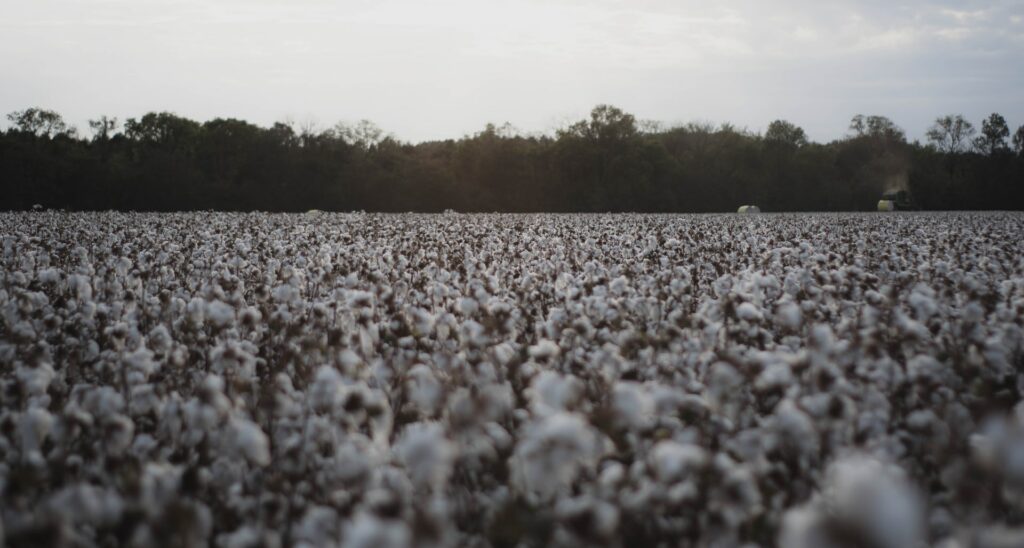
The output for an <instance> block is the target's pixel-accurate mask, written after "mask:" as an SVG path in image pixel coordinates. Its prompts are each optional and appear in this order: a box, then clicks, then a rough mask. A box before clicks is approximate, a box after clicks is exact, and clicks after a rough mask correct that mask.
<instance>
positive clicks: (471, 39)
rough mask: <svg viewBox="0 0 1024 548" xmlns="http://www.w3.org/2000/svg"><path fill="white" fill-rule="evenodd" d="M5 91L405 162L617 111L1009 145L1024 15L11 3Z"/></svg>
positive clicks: (878, 5)
mask: <svg viewBox="0 0 1024 548" xmlns="http://www.w3.org/2000/svg"><path fill="white" fill-rule="evenodd" d="M0 74H2V81H0V110H2V111H3V112H5V113H6V112H9V111H12V110H16V109H22V108H26V107H29V106H41V107H44V108H50V109H54V110H57V111H59V112H61V113H63V114H64V115H65V117H66V118H68V119H69V120H70V121H71V122H73V123H75V124H76V125H78V126H79V127H80V128H81V129H84V128H85V125H86V124H85V121H86V120H87V119H88V118H90V117H94V116H97V115H99V114H107V115H111V116H117V117H119V118H121V119H124V118H126V117H131V116H140V115H141V114H143V113H145V112H147V111H153V110H169V111H173V112H176V113H178V114H181V115H184V116H188V117H191V118H194V119H198V120H206V119H210V118H214V117H237V118H244V119H246V120H250V121H253V122H256V123H259V124H261V125H267V124H270V123H272V122H274V121H278V120H291V121H294V122H296V123H306V122H310V121H315V122H317V123H318V124H319V125H320V126H321V127H327V126H330V125H333V124H334V123H335V122H337V121H355V120H358V119H361V118H368V119H370V120H373V121H374V122H376V123H377V124H378V125H380V126H381V127H382V128H384V129H385V130H386V131H389V132H391V133H393V134H395V135H396V136H397V137H399V138H401V139H405V140H411V141H421V140H428V139H436V138H449V137H460V136H462V135H465V134H470V133H474V132H476V131H478V130H480V129H481V128H483V126H484V124H485V123H487V122H489V121H490V122H495V123H502V122H505V121H508V122H511V123H512V124H513V125H515V126H516V127H518V128H520V129H522V130H524V131H550V130H552V129H554V128H556V127H559V126H561V125H564V124H565V123H566V122H568V121H572V120H576V119H579V118H581V117H583V116H584V115H586V113H587V112H588V111H589V110H590V108H591V107H592V106H594V105H595V104H598V103H611V104H614V105H616V106H619V107H621V108H623V109H625V110H626V111H628V112H631V113H633V114H635V115H636V116H637V117H638V118H641V119H654V120H659V121H663V122H667V123H679V122H686V121H691V120H704V121H711V122H715V123H720V122H731V123H733V124H735V125H737V126H740V127H746V128H748V129H751V130H754V131H761V130H763V129H764V128H765V127H766V126H767V125H768V123H769V122H771V121H772V120H773V119H775V118H784V119H788V120H790V121H792V122H795V123H797V124H799V125H800V126H802V127H804V128H805V129H806V130H807V132H808V133H809V135H810V136H811V137H812V138H813V139H815V140H819V141H827V140H831V139H833V138H837V137H840V136H841V135H843V134H844V133H845V131H846V128H847V125H848V122H849V119H850V117H851V116H852V115H853V114H856V113H864V114H884V115H887V116H889V117H890V118H892V119H893V120H895V121H896V123H898V124H899V125H900V126H902V127H903V128H905V129H906V130H907V132H908V134H909V135H910V136H911V137H912V138H915V137H919V136H921V135H923V133H924V131H925V129H926V128H927V126H928V125H929V124H930V123H931V122H932V121H933V120H934V118H935V117H936V116H938V115H941V114H946V113H957V112H959V113H963V114H965V115H966V116H967V117H968V118H969V119H971V120H972V121H974V122H975V123H976V124H977V123H978V122H979V121H980V119H981V118H982V117H984V116H986V115H988V114H989V113H991V112H993V111H997V112H1000V113H1002V114H1003V115H1004V116H1006V118H1007V119H1008V121H1009V122H1010V124H1011V126H1012V127H1013V128H1016V127H1017V126H1018V125H1021V124H1024V0H1006V1H990V2H972V1H957V2H953V1H942V2H925V1H900V0H885V1H882V0H866V1H856V2H855V1H836V2H823V1H807V2H803V1H788V2H768V1H764V0H762V1H756V0H752V1H749V2H706V1H659V0H631V1H622V2H618V1H611V0H598V1H589V2H584V1H576V0H538V1H519V2H512V1H504V2H501V1H490V0H459V1H451V2H448V1H429V2H428V1H425V0H366V1H363V0H358V1H348V2H341V1H333V2H332V1H327V0H288V1H284V0H195V1H168V0H25V1H8V2H5V3H4V5H3V8H2V10H0Z"/></svg>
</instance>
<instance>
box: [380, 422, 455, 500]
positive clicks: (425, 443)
mask: <svg viewBox="0 0 1024 548" xmlns="http://www.w3.org/2000/svg"><path fill="white" fill-rule="evenodd" d="M395 451H396V453H397V455H398V459H399V460H400V461H401V463H402V465H403V466H404V467H405V469H406V470H408V472H409V476H410V478H411V479H412V481H413V483H414V484H415V485H416V486H417V487H418V488H420V489H427V490H438V489H441V488H443V487H444V485H445V483H447V481H448V476H449V475H451V472H452V462H453V460H454V457H455V448H454V447H453V446H452V444H451V443H450V442H449V441H448V439H447V438H446V437H445V435H444V430H443V429H442V427H441V425H440V424H437V423H415V424H411V425H409V426H407V427H406V428H405V430H404V431H403V432H402V435H401V436H400V437H399V439H398V442H397V443H396V444H395Z"/></svg>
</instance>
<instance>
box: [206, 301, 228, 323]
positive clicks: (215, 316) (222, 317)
mask: <svg viewBox="0 0 1024 548" xmlns="http://www.w3.org/2000/svg"><path fill="white" fill-rule="evenodd" d="M206 314H207V316H208V317H209V318H210V321H211V322H212V323H213V325H215V326H217V327H226V326H228V325H231V324H232V323H233V322H234V321H235V309H234V308H232V307H231V305H228V304H225V303H224V302H222V301H212V302H210V303H207V305H206Z"/></svg>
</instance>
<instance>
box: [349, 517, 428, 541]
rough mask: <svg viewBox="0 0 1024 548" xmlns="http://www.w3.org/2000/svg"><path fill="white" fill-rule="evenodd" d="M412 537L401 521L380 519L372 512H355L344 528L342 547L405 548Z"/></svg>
mask: <svg viewBox="0 0 1024 548" xmlns="http://www.w3.org/2000/svg"><path fill="white" fill-rule="evenodd" d="M411 540H412V537H411V535H410V532H409V528H408V526H407V525H406V524H405V523H404V522H401V521H396V520H389V519H380V518H377V517H375V516H373V515H372V514H367V513H360V514H357V515H356V517H355V519H353V520H352V522H351V524H350V525H349V526H348V527H347V528H346V529H345V533H344V541H343V542H342V544H341V546H342V548H405V547H407V546H410V542H411Z"/></svg>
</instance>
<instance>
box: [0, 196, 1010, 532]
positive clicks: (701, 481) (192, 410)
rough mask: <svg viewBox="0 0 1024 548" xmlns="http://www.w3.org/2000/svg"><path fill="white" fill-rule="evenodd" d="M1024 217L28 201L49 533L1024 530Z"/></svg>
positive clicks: (42, 521) (12, 478)
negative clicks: (299, 211)
mask: <svg viewBox="0 0 1024 548" xmlns="http://www.w3.org/2000/svg"><path fill="white" fill-rule="evenodd" d="M1022 234H1024V214H1020V213H979V214H966V213H965V214H959V213H958V214H889V215H879V214H844V215H835V214H810V215H757V216H737V215H721V216H642V215H617V216H613V215H607V216H604V215H594V216H588V215H461V214H445V215H436V216H430V215H412V214H408V215H367V214H321V215H317V216H309V215H265V214H222V213H194V214H120V213H97V214H67V213H7V214H0V238H2V244H3V250H2V257H3V258H2V268H0V276H2V278H0V367H2V383H3V384H2V387H0V402H2V405H0V490H2V493H3V496H2V502H0V505H2V507H0V519H2V531H3V536H4V538H5V539H6V542H7V544H8V545H34V546H196V545H207V544H209V545H212V546H223V547H249V546H343V547H353V548H355V547H367V548H369V547H398V546H422V547H435V546H436V547H442V546H474V547H475V546H480V547H483V546H543V545H557V546H594V545H597V546H623V547H625V546H657V545H662V546H713V547H728V546H749V547H754V546H762V547H768V546H790V547H798V548H800V547H806V548H812V547H822V548H830V547H834V548H843V547H855V546H856V547H879V548H898V547H913V546H943V547H945V548H957V547H964V548H966V547H986V548H988V547H991V548H995V547H1013V546H1024V405H1021V403H1020V402H1021V393H1022V390H1024V240H1022V237H1021V235H1022Z"/></svg>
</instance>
